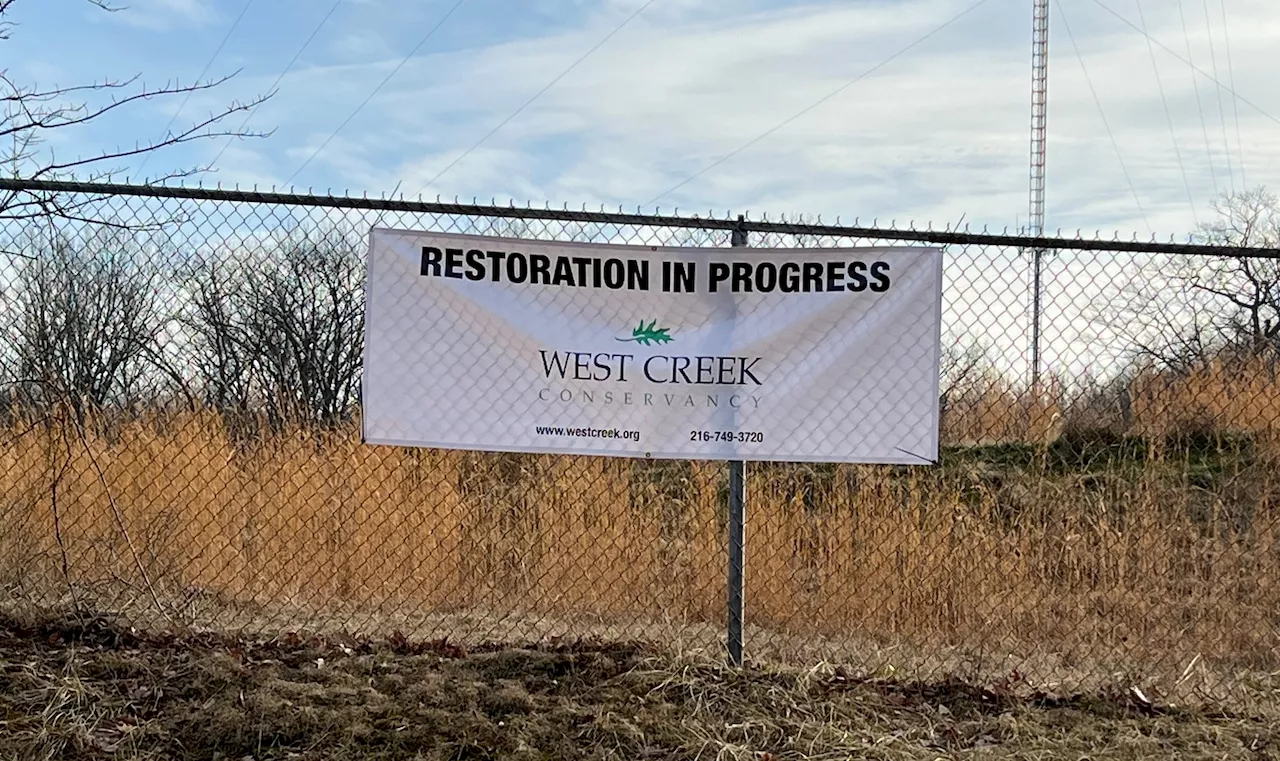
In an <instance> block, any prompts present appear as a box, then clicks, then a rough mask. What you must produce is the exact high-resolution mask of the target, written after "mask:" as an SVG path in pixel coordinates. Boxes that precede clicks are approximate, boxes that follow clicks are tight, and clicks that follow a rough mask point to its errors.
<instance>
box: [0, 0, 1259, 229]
mask: <svg viewBox="0 0 1280 761" xmlns="http://www.w3.org/2000/svg"><path fill="white" fill-rule="evenodd" d="M975 2H976V0H830V1H824V0H814V1H812V2H792V1H791V0H652V1H651V2H646V0H519V1H518V2H517V1H514V0H460V1H459V0H338V2H337V3H336V5H335V2H334V0H256V1H255V0H249V2H247V3H246V1H245V0H121V2H120V4H121V5H127V6H128V7H127V8H124V9H122V10H120V11H119V12H116V13H103V12H101V11H98V10H95V9H93V8H92V7H90V6H89V5H88V4H87V3H86V2H84V0H19V2H18V3H16V4H15V5H14V6H13V9H12V11H11V15H12V17H13V20H14V21H16V22H18V23H19V26H18V28H16V29H15V30H14V31H13V35H12V38H11V39H10V40H8V41H6V42H4V43H2V44H3V45H4V46H5V50H6V56H5V60H6V61H7V62H8V66H9V70H8V75H9V76H10V77H11V78H13V79H15V80H17V81H22V82H27V83H35V84H39V85H43V86H47V85H54V84H57V85H70V84H79V83H83V82H86V81H90V80H94V79H101V78H102V77H103V76H115V77H127V76H132V75H134V74H139V75H141V77H142V79H143V80H145V81H146V82H148V83H161V82H163V81H165V80H167V79H171V78H179V79H181V80H182V81H184V82H185V81H190V80H193V79H195V78H196V77H197V76H199V75H200V74H201V72H202V71H206V70H207V71H206V76H210V77H212V76H222V75H225V74H230V73H233V72H237V71H238V72H239V73H238V74H237V76H236V77H235V78H234V79H233V80H232V81H230V82H229V83H227V84H226V85H224V86H223V87H221V88H219V89H218V90H217V91H215V92H213V93H210V94H201V95H199V96H196V97H192V98H191V99H190V100H188V101H185V102H184V101H182V100H181V99H170V100H167V101H154V102H149V103H146V104H143V105H142V106H141V107H139V108H136V109H134V110H132V111H131V112H129V113H128V114H127V115H126V116H122V117H121V118H117V119H113V120H112V121H110V122H107V121H104V122H102V123H101V124H98V125H95V126H92V127H90V128H85V129H81V130H78V131H75V132H71V131H67V132H65V133H64V134H62V135H59V136H56V138H55V139H53V140H51V141H50V142H49V143H48V144H47V145H46V146H45V148H46V149H52V150H56V151H57V152H58V154H59V156H70V155H77V154H88V153H91V152H94V151H96V150H103V149H110V148H114V147H116V146H119V145H130V144H132V143H133V141H134V140H135V139H137V138H139V137H143V138H146V137H156V136H159V135H160V134H162V133H163V132H164V130H165V128H166V126H167V125H169V124H171V123H172V124H173V125H175V126H178V125H182V124H185V123H188V122H189V121H191V120H193V119H198V118H200V117H201V116H202V115H205V114H207V113H208V112H210V111H211V110H214V109H216V108H218V107H219V106H220V105H223V104H225V103H227V102H229V101H231V100H234V99H236V98H249V97H252V96H253V95H254V94H256V93H262V92H266V91H268V90H270V89H271V88H272V87H273V86H275V87H276V88H277V89H278V93H277V94H276V95H275V97H274V98H272V99H271V100H270V101H269V102H268V103H267V104H265V105H263V106H262V107H260V108H259V109H257V110H256V111H255V112H254V113H253V115H252V118H251V121H250V122H249V124H248V127H249V128H250V129H261V130H274V132H273V134H272V135H271V136H270V137H269V138H265V139H257V140H252V141H247V142H235V143H230V144H228V143H226V142H206V143H201V144H197V145H191V146H186V147H183V148H181V149H177V150H172V151H169V152H167V153H164V154H162V155H157V156H154V157H152V158H150V159H149V160H148V161H147V162H146V163H145V165H143V164H142V162H141V161H136V162H134V164H132V165H123V166H122V169H124V170H125V173H132V174H134V175H139V174H141V175H154V174H156V173H160V172H163V171H166V170H170V169H173V168H175V167H180V166H186V165H189V164H195V163H202V162H209V161H214V160H215V158H216V169H217V171H216V174H215V175H213V176H212V178H211V179H216V180H217V181H221V182H222V183H224V184H233V183H241V184H253V183H257V184H258V185H259V186H269V185H277V186H284V185H289V184H293V185H296V186H298V187H300V188H303V189H306V188H315V189H317V190H322V191H323V190H327V189H330V188H332V189H334V190H339V189H342V190H348V189H349V190H351V191H353V192H366V191H367V192H369V193H371V194H376V193H379V192H384V191H390V190H391V189H393V188H398V189H399V191H400V192H403V193H405V194H415V193H417V192H419V191H421V192H422V193H423V195H425V196H431V197H434V196H435V195H436V194H437V193H438V194H441V195H443V196H447V197H449V198H452V197H453V196H454V195H457V196H459V197H462V198H466V199H468V200H469V199H470V198H471V197H472V196H477V197H480V198H483V199H486V200H487V199H489V198H491V197H495V198H497V199H499V200H501V201H504V202H505V201H506V200H508V199H512V198H514V199H516V200H518V201H520V202H523V201H526V200H533V201H536V202H539V203H542V202H544V201H551V202H552V203H554V204H557V205H559V204H562V203H569V204H570V205H573V206H579V205H581V204H583V203H586V204H588V205H599V204H602V203H603V204H608V205H610V206H614V207H616V206H618V205H624V206H626V207H629V208H631V209H634V208H635V207H637V206H644V207H645V208H646V209H648V210H651V209H652V208H653V207H654V206H655V205H656V206H657V207H659V208H661V209H662V210H663V211H671V210H672V209H673V208H676V207H678V208H679V209H680V210H681V211H682V212H684V211H689V212H692V211H701V212H702V213H705V212H706V211H707V210H712V209H714V210H716V211H717V212H718V213H724V212H725V211H726V210H730V209H732V210H733V211H735V212H741V211H750V212H751V213H752V214H753V215H758V214H759V213H760V212H768V213H770V214H779V213H785V214H794V213H803V214H806V215H818V214H821V215H823V218H824V220H830V219H833V218H835V217H836V216H840V217H841V218H842V219H843V220H846V221H851V220H852V219H853V218H855V217H858V218H861V220H862V221H863V222H868V221H870V220H872V219H876V218H878V219H879V220H880V221H881V223H885V222H887V221H889V220H896V221H897V223H898V224H899V225H903V224H905V223H906V222H907V221H908V220H915V221H916V223H918V224H925V223H930V222H932V223H933V224H936V225H945V224H947V223H949V222H954V221H956V220H958V219H961V218H962V217H963V219H964V220H965V221H966V222H968V223H971V224H976V225H979V226H981V225H989V226H991V227H993V228H1002V227H1005V226H1008V227H1011V228H1013V227H1016V226H1018V225H1020V224H1021V225H1025V224H1026V208H1027V200H1026V199H1027V184H1028V181H1027V172H1028V170H1027V163H1028V131H1029V121H1030V105H1029V91H1030V84H1029V83H1030V70H1029V57H1030V27H1031V2H1030V0H985V2H981V3H979V4H977V6H976V7H974V3H975ZM1054 5H1055V10H1054V12H1053V15H1052V18H1051V30H1052V34H1051V44H1050V59H1051V74H1050V87H1049V91H1050V117H1049V170H1048V175H1049V179H1048V227H1049V229H1050V230H1051V231H1052V230H1053V229H1054V228H1059V227H1060V228H1063V229H1064V230H1070V231H1071V232H1073V233H1074V231H1075V230H1076V229H1077V228H1084V229H1085V230H1086V231H1087V232H1088V233H1090V234H1092V232H1093V231H1094V230H1095V229H1100V230H1102V231H1104V232H1107V233H1110V232H1111V231H1120V232H1122V233H1124V234H1126V235H1127V234H1131V233H1138V234H1139V235H1142V236H1144V237H1145V236H1147V235H1150V234H1151V233H1156V234H1158V235H1159V236H1160V237H1161V238H1168V237H1169V236H1170V235H1178V236H1182V235H1185V234H1186V232H1188V231H1189V230H1191V229H1192V228H1193V226H1194V225H1195V224H1196V222H1197V221H1203V220H1204V219H1207V218H1208V216H1209V211H1208V205H1209V202H1210V200H1211V199H1212V198H1213V197H1214V196H1215V194H1217V193H1221V192H1224V191H1229V190H1231V189H1232V188H1236V189H1239V188H1242V187H1244V186H1246V185H1248V186H1255V185H1260V184H1265V185H1269V186H1272V187H1277V186H1280V121H1277V118H1276V116H1277V115H1280V91H1278V90H1277V88H1276V87H1275V86H1274V71H1275V70H1276V65H1277V63H1280V52H1277V51H1280V3H1276V2H1274V0H1141V2H1139V0H1054ZM637 12H638V13H637ZM326 17H327V20H326ZM957 17H958V18H957ZM322 21H323V23H322ZM1125 21H1127V22H1129V24H1132V26H1129V25H1126V23H1125ZM1134 27H1138V28H1139V29H1140V28H1143V27H1145V28H1146V29H1147V31H1148V32H1149V34H1150V36H1151V37H1152V38H1154V40H1155V42H1150V43H1149V41H1148V39H1147V38H1146V37H1144V36H1143V35H1142V33H1141V32H1140V31H1139V30H1138V29H1135V28H1134ZM317 30H318V31H317ZM1068 30H1070V34H1069V33H1068ZM313 35H314V36H313ZM606 38H607V39H606ZM921 38H924V39H923V40H921ZM593 49H594V50H593ZM904 50H905V52H903V51H904ZM1077 52H1078V54H1077ZM588 53H590V54H589V55H587V54H588ZM584 55H586V58H585V59H583V56H584ZM295 58H296V60H295ZM579 60H581V62H580V63H578V64H577V66H576V67H574V68H572V70H570V71H568V73H567V74H566V73H564V72H565V71H566V70H567V69H569V68H570V66H571V65H572V64H574V63H575V62H577V61H579ZM1188 60H1189V61H1191V62H1192V63H1194V65H1195V67H1197V68H1198V69H1200V72H1199V73H1197V72H1196V71H1195V69H1193V68H1192V67H1191V66H1190V65H1188V63H1187V61H1188ZM291 61H293V63H292V66H291V67H290V68H288V71H287V72H286V68H287V67H289V64H290V62H291ZM1228 64H1230V65H1228ZM1086 72H1087V77H1086ZM282 74H283V76H282ZM557 78H558V79H557ZM1215 78H1216V79H1217V80H1218V82H1220V83H1221V86H1220V85H1219V84H1215V81H1214V79H1215ZM277 81H278V84H277ZM553 82H554V84H553ZM1232 90H1234V93H1235V95H1233V94H1232ZM539 93H541V94H540V95H538V94H539ZM1095 93H1096V100H1095ZM535 95H537V97H536V99H534V100H533V101H532V103H529V101H530V99H531V98H534V96H535ZM362 104H363V106H362ZM526 104H528V105H526ZM179 109H180V110H179ZM517 111H519V113H517ZM500 125H501V127H500V129H497V131H496V132H493V130H494V129H495V128H498V127H499V126H500ZM232 126H239V120H238V119H237V120H236V121H235V122H234V123H233V124H232ZM491 132H492V134H491V135H490V133H491ZM487 135H488V137H487V139H483V138H486V136H487ZM482 139H483V140H482ZM467 151H469V152H468V153H466V155H465V156H464V155H463V154H464V152H467ZM446 170H447V171H446Z"/></svg>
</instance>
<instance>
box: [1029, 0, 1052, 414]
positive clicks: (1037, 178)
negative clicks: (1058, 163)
mask: <svg viewBox="0 0 1280 761" xmlns="http://www.w3.org/2000/svg"><path fill="white" fill-rule="evenodd" d="M1034 2H1035V11H1034V13H1033V21H1032V28H1033V36H1032V42H1031V205H1030V219H1031V230H1030V234H1031V235H1033V236H1035V237H1040V236H1042V235H1044V174H1045V153H1046V141H1047V136H1048V123H1049V0H1034ZM1032 258H1033V261H1034V264H1033V266H1034V269H1035V274H1034V277H1033V280H1034V283H1033V286H1032V306H1031V386H1032V388H1033V389H1038V388H1039V385H1040V311H1041V310H1040V274H1041V264H1042V260H1043V258H1044V250H1043V249H1040V248H1037V249H1035V251H1034V252H1033V254H1032Z"/></svg>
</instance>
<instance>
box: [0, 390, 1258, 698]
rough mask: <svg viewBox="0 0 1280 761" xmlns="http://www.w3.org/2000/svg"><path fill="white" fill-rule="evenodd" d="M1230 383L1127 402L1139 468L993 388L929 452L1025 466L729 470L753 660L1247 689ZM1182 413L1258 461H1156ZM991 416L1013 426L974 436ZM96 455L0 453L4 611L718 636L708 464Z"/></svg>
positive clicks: (1254, 533)
mask: <svg viewBox="0 0 1280 761" xmlns="http://www.w3.org/2000/svg"><path fill="white" fill-rule="evenodd" d="M1215 373H1217V374H1215ZM1254 375H1255V376H1256V377H1253V378H1251V379H1237V378H1235V376H1234V375H1231V374H1227V373H1224V372H1223V371H1221V370H1216V371H1215V370H1213V369H1210V370H1206V371H1205V374H1204V375H1203V376H1194V377H1192V378H1191V379H1189V380H1186V381H1185V382H1184V383H1183V384H1182V385H1178V384H1173V383H1168V382H1165V381H1163V380H1161V382H1156V381H1155V380H1153V379H1151V378H1141V379H1139V380H1138V381H1136V382H1135V383H1134V386H1133V391H1132V393H1133V396H1132V398H1133V402H1132V407H1131V414H1132V417H1133V423H1132V428H1133V429H1134V430H1137V431H1140V432H1143V433H1145V434H1147V435H1149V436H1151V437H1153V438H1150V439H1149V440H1146V442H1145V443H1144V445H1143V448H1141V449H1140V450H1135V451H1137V453H1136V454H1134V453H1133V452H1129V453H1127V454H1126V453H1125V452H1123V451H1122V452H1119V454H1117V451H1116V450H1115V448H1114V447H1111V445H1110V444H1108V443H1107V442H1105V441H1104V442H1103V446H1101V447H1100V448H1099V447H1094V448H1092V449H1090V447H1093V444H1091V443H1090V442H1089V441H1087V440H1085V441H1083V442H1082V443H1081V442H1076V443H1071V444H1070V445H1069V446H1067V447H1066V449H1062V448H1061V447H1059V445H1060V444H1061V443H1062V441H1063V439H1061V438H1059V433H1060V431H1058V430H1056V429H1054V428H1053V427H1052V426H1049V425H1048V424H1047V423H1043V421H1044V420H1053V419H1060V418H1061V411H1062V410H1068V409H1069V405H1068V404H1067V403H1066V402H1065V401H1063V402H1052V403H1049V402H1045V403H1037V405H1035V406H1034V407H1029V406H1027V405H1025V404H1021V405H1020V403H1019V402H1018V401H1017V400H1016V399H1015V398H1014V397H1013V396H1012V394H1011V393H1009V392H1008V391H1007V390H1006V391H1005V392H1001V393H996V394H994V395H991V396H982V397H980V400H982V404H981V405H977V406H972V405H971V406H970V407H967V408H966V407H964V406H963V405H960V406H958V407H956V408H955V409H956V410H958V412H957V413H956V415H957V416H956V417H952V418H951V422H950V423H949V425H952V426H955V425H961V424H962V423H963V421H964V420H969V421H970V423H967V424H966V425H970V426H971V427H972V430H970V431H969V432H968V433H967V434H965V435H964V436H961V435H960V434H959V433H957V432H956V431H955V430H951V431H950V433H949V436H951V437H952V438H953V439H960V438H966V437H967V438H968V439H972V440H980V439H985V440H1006V441H1007V440H1009V439H1019V438H1021V437H1024V436H1025V437H1029V438H1036V437H1035V436H1032V435H1031V433H1034V432H1035V431H1036V430H1039V431H1041V432H1043V433H1044V436H1043V437H1042V438H1043V439H1044V440H1042V441H1041V442H1040V443H1039V444H1037V445H1035V446H1034V447H1031V448H1027V447H1023V448H1022V449H1017V448H1014V449H1008V448H1007V447H1006V448H1001V447H998V446H997V447H994V448H989V449H985V450H978V451H977V453H976V454H975V453H974V452H953V453H951V454H949V455H948V456H947V458H945V459H944V462H943V465H942V466H941V467H939V468H936V469H905V468H898V469H893V468H872V467H852V466H849V467H845V466H840V467H827V466H781V465H759V466H755V465H753V466H752V467H750V468H749V469H748V490H749V498H748V514H749V517H748V523H749V528H748V550H747V552H748V569H747V598H748V602H747V605H748V620H749V622H750V624H751V625H752V627H754V628H753V632H754V633H753V634H752V637H753V640H751V641H749V642H748V646H749V648H750V649H751V650H753V651H754V652H759V653H765V652H767V653H769V654H770V655H771V656H777V657H781V658H785V657H787V656H788V654H794V655H795V657H796V658H799V659H801V660H806V659H814V658H828V657H829V658H833V659H844V661H845V662H858V661H859V660H861V659H864V658H868V657H869V656H867V653H869V652H874V653H876V657H875V659H874V662H873V663H865V662H864V663H861V664H859V665H867V666H868V667H869V668H870V669H872V670H874V669H875V668H880V667H881V666H882V665H886V664H890V665H894V667H895V668H897V669H899V670H902V669H908V670H910V669H915V668H924V667H925V665H926V664H928V663H930V662H933V661H932V660H931V659H930V658H928V657H927V653H929V652H930V651H939V650H943V649H945V650H946V651H947V652H950V653H955V654H956V656H955V658H958V659H960V660H961V661H967V662H970V663H971V665H972V669H971V670H972V671H973V672H974V673H979V672H981V673H983V674H988V673H990V672H991V671H992V664H996V667H997V668H998V669H1007V670H1015V669H1018V670H1020V671H1021V672H1022V673H1023V675H1024V676H1027V677H1029V678H1033V679H1035V680H1037V681H1039V682H1040V683H1055V682H1061V683H1064V684H1070V683H1073V680H1078V678H1079V677H1080V675H1081V674H1087V673H1094V674H1102V675H1113V674H1117V673H1119V674H1125V675H1129V676H1131V678H1132V680H1133V681H1134V683H1138V682H1142V683H1143V684H1147V685H1149V686H1151V687H1152V688H1153V689H1155V690H1156V691H1157V692H1158V693H1163V694H1166V695H1175V694H1179V693H1178V691H1179V690H1182V691H1186V690H1188V689H1194V690H1195V691H1196V692H1197V693H1201V692H1203V693H1213V692H1215V691H1218V690H1220V689H1228V688H1230V689H1235V688H1237V687H1239V686H1240V685H1248V684H1254V683H1269V682H1270V680H1271V674H1272V673H1273V672H1277V671H1280V625H1278V620H1277V616H1278V615H1280V614H1277V611H1280V562H1278V561H1280V535H1278V533H1280V520H1278V518H1280V503H1278V502H1277V496H1280V490H1277V485H1280V483H1278V482H1277V477H1278V476H1280V467H1277V466H1278V465H1280V445H1277V444H1276V442H1275V440H1274V438H1273V432H1272V431H1271V427H1272V426H1271V421H1274V420H1275V419H1276V414H1275V413H1276V412H1280V401H1278V400H1280V393H1277V391H1278V389H1276V388H1275V383H1274V381H1270V380H1267V378H1269V376H1267V375H1264V374H1263V373H1261V372H1259V373H1255V374H1254ZM1215 384H1217V385H1215ZM1002 399H1003V400H1004V401H1003V402H1001V400H1002ZM1001 404H1003V405H1004V407H1003V408H1001V406H1000V405H1001ZM966 409H967V410H969V411H968V412H965V410H966ZM1002 410H1003V411H1002ZM1160 410H1165V411H1166V412H1165V415H1164V418H1163V419H1161V418H1160V417H1159V416H1158V415H1157V414H1156V413H1157V412H1158V411H1160ZM1171 410H1174V411H1177V414H1171V413H1170V412H1169V411H1171ZM1205 410H1208V412H1207V413H1206V412H1205ZM1184 413H1185V414H1184ZM1202 413H1203V414H1209V415H1210V417H1211V418H1213V419H1214V420H1216V421H1217V422H1218V423H1220V424H1222V425H1229V426H1233V427H1236V428H1241V429H1246V430H1248V429H1252V430H1253V431H1254V432H1255V434H1254V435H1253V436H1251V437H1250V438H1248V440H1247V441H1245V442H1244V443H1243V444H1240V443H1239V442H1236V443H1232V442H1231V441H1226V440H1224V442H1225V443H1224V442H1220V443H1219V444H1218V445H1215V446H1217V449H1216V450H1212V451H1205V450H1204V449H1203V447H1202V448H1201V449H1199V450H1193V449H1187V448H1182V449H1179V448H1178V446H1179V445H1175V444H1168V443H1167V442H1166V441H1165V439H1162V438H1159V436H1158V435H1157V434H1160V435H1163V433H1168V432H1170V431H1175V430H1178V429H1179V426H1181V425H1185V420H1183V418H1187V416H1190V417H1189V418H1187V419H1191V418H1195V419H1201V418H1202V417H1203V414H1202ZM966 415H967V416H968V417H966ZM1017 416H1021V417H1020V418H1018V419H1022V420H1024V421H1030V422H1029V423H1028V424H1029V425H1031V426H1032V427H1031V428H1025V427H1024V428H1017V426H1014V427H1012V428H1009V427H1007V426H1006V428H999V427H998V426H997V425H996V423H997V422H998V421H1008V420H1012V419H1014V418H1015V417H1017ZM1055 416H1056V417H1055ZM1197 416H1200V417H1199V418H1197ZM1036 421H1041V422H1036ZM1179 421H1182V422H1179ZM1036 426H1041V427H1040V428H1036ZM100 428H101V430H98V429H95V431H94V432H91V433H88V434H86V435H83V436H82V435H80V433H79V432H78V431H77V430H74V429H73V428H72V427H71V426H69V425H60V424H59V425H53V426H52V427H35V428H30V426H28V425H26V424H24V423H22V422H21V421H19V422H15V423H14V424H13V425H12V426H11V427H10V429H9V430H8V431H5V432H0V588H3V589H7V590H8V591H9V594H10V596H11V598H13V599H18V600H23V601H27V602H35V603H45V604H47V603H68V602H70V603H79V604H81V605H84V606H88V607H100V608H105V609H109V610H115V611H121V612H125V613H128V614H130V615H135V616H139V617H141V616H142V615H143V614H144V613H146V614H149V615H150V618H148V619H147V620H150V621H152V622H153V623H157V624H160V623H163V624H165V625H172V626H175V627H177V628H183V627H188V626H218V627H219V628H226V625H227V624H228V622H234V623H233V624H232V625H233V626H234V627H235V628H237V630H241V631H248V632H253V631H263V632H272V631H280V630H284V629H288V628H290V627H302V626H310V625H311V624H313V623H315V622H317V621H321V620H325V621H339V622H340V624H341V626H339V627H337V628H345V629H348V630H350V631H353V632H355V633H378V632H385V631H386V630H387V629H386V622H387V621H389V620H399V621H400V622H401V623H400V625H401V626H403V628H404V629H405V631H407V632H409V633H410V634H413V633H415V632H416V633H421V634H431V635H433V636H434V635H436V634H438V633H445V632H448V631H449V627H450V626H460V625H461V624H460V623H459V622H462V621H468V620H469V621H472V622H479V621H482V622H484V623H483V624H481V623H473V624H469V625H473V626H474V627H475V630H476V631H480V632H482V633H483V634H485V635H486V636H491V637H494V638H502V637H503V636H504V635H505V634H510V633H512V632H517V631H518V632H519V634H520V636H521V637H522V638H527V639H529V640H537V639H539V638H541V637H544V636H546V635H548V634H550V633H553V632H554V633H568V634H573V633H575V632H583V631H589V630H590V631H611V630H623V631H626V630H630V629H628V627H634V626H635V625H646V626H655V625H656V626H662V625H667V626H669V630H670V631H673V632H679V631H689V630H691V629H693V628H696V627H699V626H704V625H713V626H718V625H719V622H720V621H722V619H723V615H724V568H725V566H726V557H725V550H724V535H725V532H724V504H725V494H726V492H725V490H726V483H725V477H724V468H723V467H722V465H721V464H718V463H705V462H695V463H688V462H640V461H628V460H618V459H608V458H557V457H535V456H521V455H502V456H497V455H479V454H468V453H457V452H441V451H429V450H408V449H396V448H386V447H372V446H364V445H361V444H360V443H359V441H358V437H357V435H356V432H355V431H354V430H340V431H332V432H327V433H315V432H308V431H301V430H299V431H293V432H289V433H284V434H276V435H271V436H268V437H263V438H257V439H253V440H251V441H250V442H249V443H247V444H246V443H245V442H244V441H241V440H237V439H236V438H235V437H233V436H232V435H231V434H230V433H229V432H228V430H227V427H226V426H225V425H224V422H223V421H222V420H221V419H220V418H219V417H217V416H216V415H212V414H192V413H186V414H179V415H167V416H158V417H152V418H150V419H145V420H135V421H132V422H127V423H123V424H119V425H113V426H110V427H105V426H103V427H100ZM984 431H986V433H985V434H984V433H983V432H984ZM987 434H990V435H987ZM1054 439H1057V440H1058V443H1048V442H1050V441H1052V440H1054ZM1077 444H1079V446H1077ZM1055 447H1059V448H1056V449H1055ZM1108 447H1111V448H1108ZM1211 449H1212V447H1211ZM1072 458H1075V459H1072ZM157 614H159V615H160V616H161V618H160V619H157V618H156V615H157ZM611 627H612V628H611ZM619 627H621V629H619ZM894 653H900V654H901V655H894ZM952 660H953V661H954V660H955V659H954V658H953V659H952Z"/></svg>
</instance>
